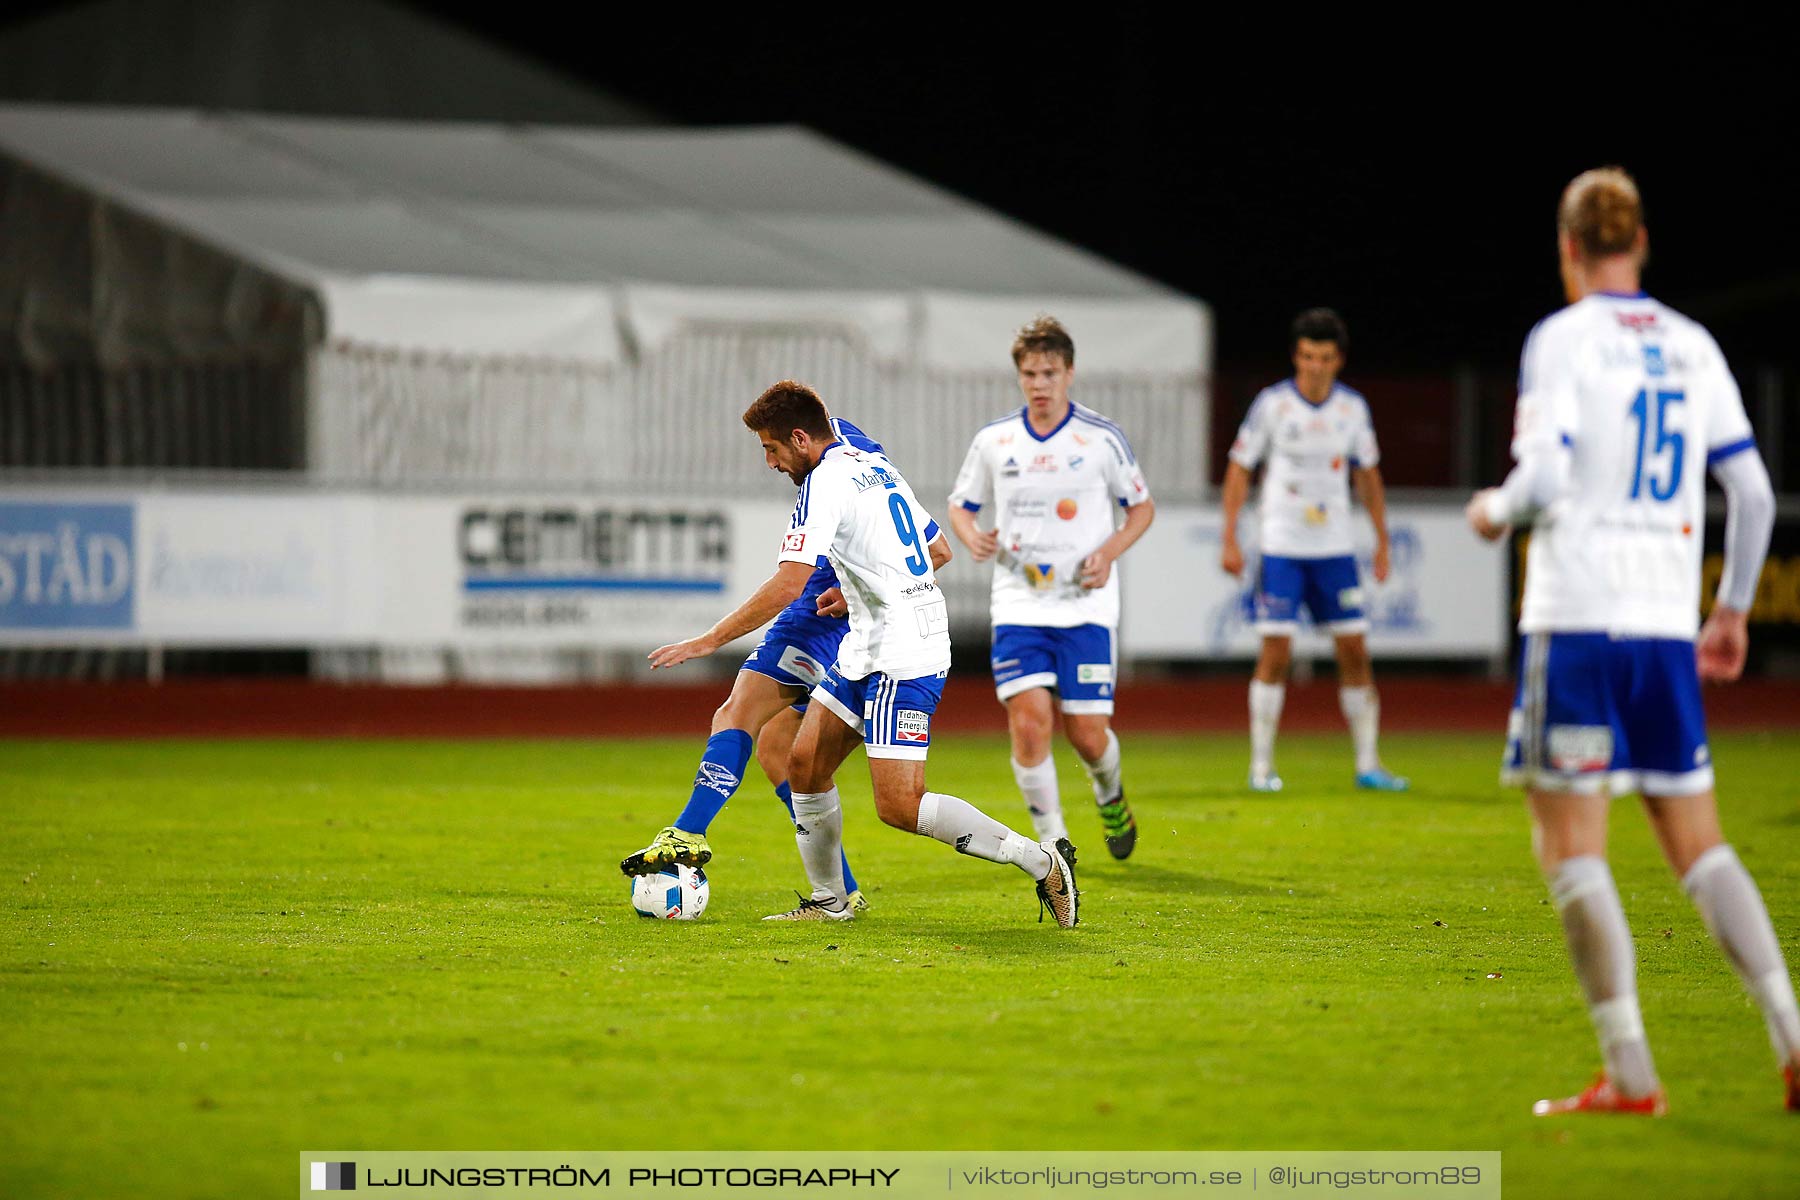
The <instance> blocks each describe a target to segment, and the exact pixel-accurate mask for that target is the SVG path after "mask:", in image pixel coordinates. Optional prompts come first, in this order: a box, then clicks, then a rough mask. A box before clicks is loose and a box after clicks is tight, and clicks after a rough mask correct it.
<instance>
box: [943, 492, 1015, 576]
mask: <svg viewBox="0 0 1800 1200" xmlns="http://www.w3.org/2000/svg"><path fill="white" fill-rule="evenodd" d="M950 528H951V529H953V530H955V531H956V537H957V540H958V541H960V542H961V543H962V544H963V545H965V546H967V547H968V548H969V557H971V558H973V559H974V560H975V561H976V562H986V561H987V560H988V559H990V558H992V557H994V551H996V550H998V549H999V548H1000V533H999V531H998V530H994V529H989V530H986V531H983V530H980V529H977V528H976V527H975V514H974V513H972V512H970V511H969V510H968V509H966V508H964V507H963V506H962V505H960V504H955V505H952V506H951V507H950ZM933 545H936V543H935V542H934V543H933ZM944 548H945V549H946V550H948V549H949V546H948V545H947V544H946V546H945V547H944ZM944 561H946V562H948V561H949V560H948V559H945V560H944ZM934 565H935V564H934Z"/></svg>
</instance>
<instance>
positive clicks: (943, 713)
mask: <svg viewBox="0 0 1800 1200" xmlns="http://www.w3.org/2000/svg"><path fill="white" fill-rule="evenodd" d="M1380 689H1381V710H1382V728H1383V729H1384V730H1386V731H1388V732H1408V731H1410V732H1420V733H1437V732H1458V731H1467V732H1479V733H1490V734H1494V735H1496V736H1498V735H1499V734H1500V732H1501V731H1502V730H1504V729H1505V727H1506V711H1507V708H1508V707H1509V705H1510V704H1511V701H1512V688H1511V685H1509V684H1493V683H1485V682H1476V681H1469V680H1455V679H1451V680H1434V679H1392V680H1388V681H1386V682H1384V683H1381V684H1380ZM725 692H726V686H725V685H724V684H722V683H709V684H704V685H680V686H673V687H669V686H656V687H651V686H639V687H619V686H605V687H599V686H596V687H554V688H537V687H532V688H524V687H519V688H497V687H473V686H451V687H393V686H382V685H343V684H330V683H312V682H308V681H294V680H209V681H180V682H172V683H164V684H161V685H151V684H145V683H107V684H41V683H33V684H0V737H69V738H96V737H324V738H332V737H425V738H465V737H550V738H585V737H626V736H634V737H641V736H656V735H661V736H671V737H691V736H694V735H696V734H698V733H700V732H702V731H704V730H705V729H706V727H707V726H708V724H709V723H710V721H711V717H712V711H713V709H714V708H716V707H717V706H718V704H719V702H720V701H721V700H723V699H724V698H725ZM1246 703H1247V702H1246V697H1245V681H1244V680H1224V679H1206V680H1196V681H1192V682H1165V681H1158V682H1144V683H1132V682H1127V683H1126V685H1125V686H1124V688H1123V689H1122V690H1121V694H1120V696H1119V700H1118V712H1117V715H1116V716H1115V718H1114V720H1115V722H1116V723H1117V725H1118V727H1119V728H1120V729H1125V730H1139V731H1145V732H1168V733H1194V732H1221V733H1235V732H1241V731H1242V730H1243V729H1244V728H1245V726H1246V724H1247V714H1246V711H1245V709H1246ZM1707 717H1708V720H1709V721H1710V723H1711V725H1712V727H1713V728H1714V729H1722V730H1789V731H1791V730H1795V729H1800V684H1794V683H1785V682H1777V681H1769V680H1753V681H1747V682H1744V683H1739V684H1735V685H1732V686H1730V687H1720V688H1709V689H1708V690H1707ZM936 726H937V728H938V729H939V730H942V731H944V732H954V733H1003V732H1004V731H1005V728H1006V723H1005V720H1004V717H1003V713H1002V710H1001V708H1000V706H999V704H998V703H996V702H995V700H994V693H993V689H992V688H991V687H990V686H989V685H988V684H987V682H986V681H985V680H981V679H976V678H968V679H954V680H951V681H950V684H949V686H948V688H947V689H946V691H945V695H944V702H943V704H942V705H941V706H940V707H939V709H938V718H937V722H936ZM1282 728H1283V729H1284V730H1285V731H1288V732H1297V731H1303V730H1317V731H1337V730H1341V729H1342V728H1343V718H1342V717H1341V716H1340V715H1339V713H1338V706H1337V688H1336V686H1335V685H1334V684H1333V683H1332V682H1331V680H1330V679H1324V680H1320V681H1316V682H1313V683H1307V684H1295V685H1293V686H1291V687H1290V688H1289V689H1288V700H1287V710H1286V712H1285V713H1284V714H1283V717H1282Z"/></svg>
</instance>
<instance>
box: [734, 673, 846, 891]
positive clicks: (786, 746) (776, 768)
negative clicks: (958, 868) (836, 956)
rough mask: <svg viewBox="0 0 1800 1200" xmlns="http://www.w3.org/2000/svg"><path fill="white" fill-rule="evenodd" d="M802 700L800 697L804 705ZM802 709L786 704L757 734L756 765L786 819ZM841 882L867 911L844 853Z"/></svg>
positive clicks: (790, 817)
mask: <svg viewBox="0 0 1800 1200" xmlns="http://www.w3.org/2000/svg"><path fill="white" fill-rule="evenodd" d="M804 703H805V702H804V701H802V702H801V704H802V705H803V704H804ZM804 711H805V709H804V708H803V707H801V706H800V705H789V706H788V707H787V708H784V709H782V710H781V711H780V712H778V713H776V714H775V715H774V716H773V717H770V718H769V719H768V720H767V721H766V722H764V723H763V727H762V732H761V733H759V734H757V735H756V765H757V766H759V767H761V768H762V771H763V774H764V775H766V776H768V778H769V782H770V783H771V784H773V785H774V787H775V798H776V799H777V800H779V801H781V806H782V807H783V808H785V809H787V814H788V820H790V821H791V820H793V818H794V797H793V789H792V788H791V786H790V785H789V783H788V756H789V754H790V753H791V752H792V751H793V748H794V739H795V737H797V736H798V735H799V733H800V719H801V715H802V714H803V713H804ZM844 886H845V887H846V888H847V889H849V892H850V906H851V907H852V908H854V909H856V911H857V912H866V911H867V910H868V907H869V902H868V900H867V899H866V898H865V897H864V896H863V894H862V889H861V888H860V887H858V886H857V883H856V875H855V873H854V872H852V871H851V870H850V859H849V856H848V855H846V856H845V857H844Z"/></svg>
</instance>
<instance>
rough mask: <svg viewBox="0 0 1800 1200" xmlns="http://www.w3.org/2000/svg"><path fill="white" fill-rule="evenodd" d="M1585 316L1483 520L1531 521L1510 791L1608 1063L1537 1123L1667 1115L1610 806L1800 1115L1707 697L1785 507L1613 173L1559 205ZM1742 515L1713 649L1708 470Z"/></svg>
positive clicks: (1551, 341) (1730, 542) (1767, 931)
mask: <svg viewBox="0 0 1800 1200" xmlns="http://www.w3.org/2000/svg"><path fill="white" fill-rule="evenodd" d="M1557 226H1558V229H1557V248H1558V252H1559V255H1560V258H1561V264H1562V273H1563V283H1564V288H1565V290H1566V292H1567V293H1568V298H1569V307H1567V308H1565V309H1563V310H1562V311H1560V312H1558V313H1556V314H1555V315H1553V316H1551V317H1548V318H1546V319H1545V320H1544V321H1543V322H1541V323H1540V324H1539V325H1538V327H1537V328H1536V329H1534V330H1533V331H1532V333H1531V337H1530V339H1529V340H1527V342H1526V343H1525V354H1524V361H1523V363H1522V365H1521V368H1520V372H1519V402H1518V411H1517V416H1516V421H1515V424H1514V429H1513V444H1512V452H1513V457H1514V458H1515V459H1516V460H1517V464H1518V465H1517V466H1516V467H1515V468H1514V470H1513V471H1512V473H1511V474H1510V475H1508V476H1507V479H1506V482H1505V483H1504V484H1503V485H1501V486H1500V487H1499V488H1494V489H1490V490H1488V491H1484V492H1480V493H1477V494H1476V496H1475V497H1474V498H1473V499H1472V500H1471V501H1470V502H1469V506H1468V519H1469V524H1470V525H1471V526H1472V527H1473V528H1474V530H1475V531H1476V532H1477V533H1478V534H1480V535H1481V536H1482V537H1484V538H1487V539H1489V540H1493V539H1497V538H1499V537H1502V536H1504V535H1505V533H1506V532H1507V530H1508V528H1509V527H1510V526H1513V525H1524V524H1530V525H1531V526H1532V528H1533V534H1532V538H1531V547H1530V550H1529V552H1528V556H1527V560H1526V568H1525V604H1524V611H1523V613H1522V616H1521V619H1520V621H1519V630H1520V632H1521V633H1522V634H1524V647H1523V651H1522V659H1523V661H1522V664H1521V669H1520V680H1519V690H1518V698H1517V700H1516V701H1515V707H1514V709H1513V714H1512V720H1511V723H1510V726H1509V728H1508V739H1507V740H1508V745H1507V756H1506V770H1505V777H1506V778H1507V779H1508V780H1510V781H1513V782H1517V783H1519V784H1522V785H1523V786H1524V787H1525V788H1526V789H1527V791H1528V793H1529V797H1530V808H1531V816H1532V846H1533V848H1534V849H1535V851H1536V852H1537V856H1538V861H1539V864H1540V865H1541V866H1542V868H1543V871H1544V875H1545V877H1546V879H1547V880H1548V882H1549V885H1550V891H1551V894H1552V896H1553V897H1554V899H1555V902H1556V908H1557V911H1558V913H1559V914H1560V915H1561V919H1562V925H1563V930H1564V933H1565V935H1566V937H1567V940H1568V946H1569V955H1570V958H1571V959H1572V960H1573V963H1574V967H1575V974H1576V976H1577V977H1578V978H1579V979H1580V981H1581V986H1582V990H1583V991H1584V992H1585V993H1586V997H1587V1002H1588V1012H1589V1014H1590V1015H1591V1016H1592V1018H1593V1022H1594V1027H1595V1031H1596V1032H1597V1034H1598V1035H1599V1040H1600V1047H1601V1052H1602V1055H1603V1057H1604V1059H1605V1063H1606V1068H1605V1071H1604V1072H1603V1073H1602V1074H1601V1076H1600V1077H1599V1079H1598V1080H1596V1082H1595V1083H1594V1085H1593V1086H1592V1087H1590V1088H1588V1089H1587V1090H1586V1091H1584V1092H1582V1093H1581V1094H1580V1095H1577V1096H1572V1097H1569V1098H1568V1099H1561V1100H1543V1101H1539V1102H1538V1104H1537V1105H1536V1107H1535V1108H1534V1110H1533V1111H1535V1112H1537V1113H1539V1114H1552V1113H1564V1112H1631V1113H1644V1114H1649V1115H1658V1114H1661V1113H1662V1112H1664V1111H1665V1110H1666V1107H1667V1101H1666V1100H1665V1098H1664V1094H1663V1090H1662V1087H1661V1085H1660V1083H1659V1082H1658V1080H1657V1076H1656V1068H1655V1065H1654V1064H1653V1062H1652V1061H1651V1056H1650V1048H1649V1044H1648V1042H1647V1041H1646V1039H1645V1035H1644V1023H1643V1017H1642V1015H1641V1013H1640V1011H1639V1008H1638V999H1637V978H1636V974H1637V972H1636V964H1635V961H1634V958H1633V953H1632V945H1631V932H1630V930H1629V929H1628V928H1627V926H1626V923H1625V913H1624V910H1623V908H1622V907H1621V905H1620V903H1619V893H1618V889H1617V887H1616V886H1615V885H1614V883H1613V878H1612V872H1611V870H1610V869H1609V867H1608V866H1607V862H1606V826H1607V810H1608V802H1609V800H1610V798H1611V796H1612V795H1613V794H1623V793H1627V792H1637V793H1639V794H1640V795H1641V796H1642V797H1643V801H1644V807H1645V809H1646V811H1647V812H1648V813H1649V817H1650V823H1651V825H1652V827H1653V828H1654V829H1655V831H1656V836H1657V840H1658V842H1659V843H1660V844H1661V846H1662V849H1663V854H1664V856H1665V857H1666V858H1667V859H1668V862H1669V865H1670V866H1671V867H1672V868H1673V869H1674V871H1675V873H1676V874H1677V875H1678V876H1679V877H1680V878H1681V881H1682V886H1683V887H1684V888H1685V889H1686V891H1687V893H1688V895H1689V896H1690V897H1691V898H1692V899H1693V901H1694V903H1695V905H1696V906H1697V907H1698V908H1699V910H1700V914H1701V916H1702V917H1703V918H1705V921H1706V925H1707V928H1708V929H1710V930H1711V931H1712V934H1713V937H1714V938H1715V939H1717V941H1718V942H1719V945H1720V946H1721V948H1722V949H1723V950H1724V951H1725V955H1726V957H1727V958H1728V959H1730V961H1731V963H1732V965H1733V966H1734V967H1735V968H1736V969H1737V971H1738V974H1739V975H1740V976H1741V977H1742V978H1743V980H1744V983H1745V984H1746V986H1747V987H1748V988H1749V990H1750V992H1751V994H1752V995H1754V996H1755V998H1756V1001H1757V1003H1758V1004H1759V1005H1760V1007H1761V1008H1762V1011H1763V1015H1764V1017H1765V1019H1766V1021H1767V1023H1768V1029H1769V1037H1770V1040H1771V1042H1772V1043H1773V1044H1774V1047H1775V1051H1776V1055H1777V1057H1778V1059H1779V1060H1780V1063H1781V1066H1782V1069H1783V1072H1784V1075H1785V1081H1786V1086H1787V1100H1786V1102H1787V1107H1788V1108H1789V1109H1793V1110H1796V1111H1800V1010H1797V1009H1796V1006H1795V1002H1794V988H1793V983H1792V981H1791V980H1790V979H1789V977H1788V973H1787V965H1786V963H1785V962H1784V961H1783V958H1782V953H1781V947H1780V944H1779V943H1778V942H1777V941H1776V938H1775V931H1774V929H1773V927H1772V926H1771V925H1770V922H1769V914H1768V910H1767V909H1766V908H1765V907H1764V905H1763V901H1762V897H1761V895H1760V894H1759V893H1758V891H1757V889H1756V884H1755V883H1754V882H1753V881H1752V880H1751V878H1750V875H1749V873H1748V872H1747V871H1745V869H1744V866H1743V864H1742V863H1741V862H1740V861H1739V860H1738V857H1737V854H1736V853H1735V852H1734V851H1733V850H1732V848H1731V847H1730V846H1729V845H1728V844H1726V842H1725V841H1724V838H1723V835H1722V834H1721V832H1720V829H1719V817H1718V807H1717V804H1716V802H1715V799H1714V795H1713V768H1712V761H1711V756H1710V754H1709V753H1708V749H1707V745H1706V721H1705V716H1704V713H1703V712H1702V709H1701V703H1700V679H1701V677H1703V676H1704V677H1705V678H1707V679H1713V680H1720V681H1726V680H1732V679H1736V678H1737V677H1738V675H1739V674H1740V673H1741V672H1742V670H1743V666H1744V656H1745V651H1746V648H1747V647H1748V644H1749V638H1748V633H1747V629H1746V613H1747V611H1748V609H1749V607H1750V604H1751V602H1752V600H1753V599H1754V597H1755V594H1756V583H1757V578H1758V576H1759V575H1760V573H1761V570H1762V562H1763V557H1764V555H1765V554H1766V552H1767V550H1768V543H1769V531H1770V528H1771V526H1772V524H1773V521H1774V496H1773V493H1772V492H1771V490H1770V487H1769V477H1768V473H1767V472H1766V471H1765V470H1764V469H1763V465H1762V460H1761V458H1760V457H1759V456H1758V455H1757V453H1756V443H1755V441H1754V439H1753V436H1752V434H1751V429H1750V422H1749V420H1748V419H1747V418H1746V417H1745V415H1744V405H1743V399H1742V397H1741V396H1740V395H1739V394H1738V388H1737V384H1736V382H1735V381H1734V380H1733V379H1732V377H1731V372H1730V370H1729V369H1728V368H1727V367H1726V365H1725V359H1724V356H1723V355H1721V354H1720V353H1719V347H1718V345H1717V344H1716V343H1715V342H1714V341H1713V339H1712V337H1711V335H1709V334H1708V333H1707V332H1706V330H1705V329H1703V328H1701V327H1700V326H1699V325H1698V324H1696V323H1695V322H1693V321H1691V320H1689V319H1687V318H1686V317H1684V316H1682V315H1681V314H1680V313H1677V312H1675V311H1673V310H1672V309H1669V308H1667V307H1665V306H1664V305H1662V304H1659V303H1658V302H1657V301H1655V300H1653V299H1651V298H1650V297H1649V296H1647V295H1645V294H1644V293H1643V292H1642V291H1641V290H1640V288H1639V279H1640V276H1641V272H1642V269H1643V264H1644V258H1645V255H1646V253H1647V251H1648V247H1649V240H1648V235H1647V234H1646V233H1645V231H1644V225H1643V210H1642V206H1641V203H1640V201H1639V197H1638V190H1637V185H1636V184H1635V183H1634V182H1633V181H1632V179H1631V177H1630V176H1629V175H1627V174H1626V173H1625V172H1624V171H1622V170H1619V169H1618V168H1616V167H1612V168H1606V169H1603V170H1597V171H1589V172H1587V173H1586V174H1583V175H1581V176H1579V177H1577V178H1576V179H1575V180H1574V182H1572V183H1571V184H1570V185H1569V186H1568V188H1567V190H1566V191H1565V192H1564V193H1563V197H1562V203H1561V206H1560V210H1559V213H1558V221H1557ZM1708 470H1710V471H1711V472H1712V474H1713V476H1714V477H1715V478H1716V479H1717V480H1718V481H1719V483H1720V485H1721V486H1722V487H1723V488H1724V490H1725V494H1726V498H1727V501H1728V505H1729V508H1728V516H1727V520H1726V532H1725V570H1724V574H1723V575H1722V576H1721V578H1720V580H1719V590H1718V594H1717V598H1716V602H1715V605H1714V607H1713V610H1712V615H1711V616H1710V617H1708V618H1707V622H1706V625H1705V627H1704V628H1703V629H1700V630H1699V640H1698V642H1697V643H1696V641H1695V631H1696V626H1697V625H1698V624H1699V620H1698V613H1699V608H1700V557H1701V536H1702V530H1703V527H1704V520H1705V499H1706V497H1705V490H1706V473H1707V472H1708Z"/></svg>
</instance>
